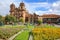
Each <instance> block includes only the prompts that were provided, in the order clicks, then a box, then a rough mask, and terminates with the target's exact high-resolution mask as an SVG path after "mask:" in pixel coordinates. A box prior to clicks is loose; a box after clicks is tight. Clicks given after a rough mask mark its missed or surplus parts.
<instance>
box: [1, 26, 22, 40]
mask: <svg viewBox="0 0 60 40" xmlns="http://www.w3.org/2000/svg"><path fill="white" fill-rule="evenodd" d="M21 29H23V27H21V26H19V27H18V26H17V27H14V26H13V27H9V26H8V27H0V39H3V40H7V39H8V38H9V37H11V36H12V35H14V34H16V33H17V32H19V31H20V30H21Z"/></svg>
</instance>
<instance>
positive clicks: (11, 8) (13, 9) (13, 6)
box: [10, 3, 15, 15]
mask: <svg viewBox="0 0 60 40" xmlns="http://www.w3.org/2000/svg"><path fill="white" fill-rule="evenodd" d="M14 11H15V5H14V4H13V3H12V4H11V5H10V13H11V15H14Z"/></svg>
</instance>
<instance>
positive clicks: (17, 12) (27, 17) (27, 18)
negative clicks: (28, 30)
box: [10, 2, 38, 23]
mask: <svg viewBox="0 0 60 40" xmlns="http://www.w3.org/2000/svg"><path fill="white" fill-rule="evenodd" d="M10 15H11V16H15V17H16V18H17V20H19V19H20V18H22V19H23V22H24V23H25V22H30V23H32V22H34V23H35V22H37V19H38V15H36V14H35V13H34V14H30V13H29V12H28V11H27V10H26V8H25V4H24V3H23V2H21V3H20V5H19V7H18V8H16V6H15V4H13V3H12V4H11V5H10Z"/></svg>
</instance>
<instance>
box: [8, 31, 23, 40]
mask: <svg viewBox="0 0 60 40" xmlns="http://www.w3.org/2000/svg"><path fill="white" fill-rule="evenodd" d="M23 31H24V30H21V31H20V32H18V33H17V34H15V35H13V36H11V37H10V38H9V39H8V40H13V39H14V38H15V37H16V36H17V35H19V34H20V33H22V32H23Z"/></svg>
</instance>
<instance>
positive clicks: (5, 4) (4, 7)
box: [0, 0, 60, 15]
mask: <svg viewBox="0 0 60 40" xmlns="http://www.w3.org/2000/svg"><path fill="white" fill-rule="evenodd" d="M16 1H17V0H3V1H2V0H0V15H6V14H8V13H9V9H10V8H9V6H10V4H11V3H14V4H15V5H16V7H18V6H19V4H20V2H21V1H19V2H16ZM24 3H25V5H26V9H27V10H28V11H29V12H30V13H32V12H36V13H37V14H39V15H42V14H47V13H55V14H60V1H57V2H54V3H53V4H49V3H47V2H40V3H27V2H24ZM40 7H44V8H46V9H48V10H46V11H41V10H38V11H37V10H36V8H37V9H38V8H40Z"/></svg>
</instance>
